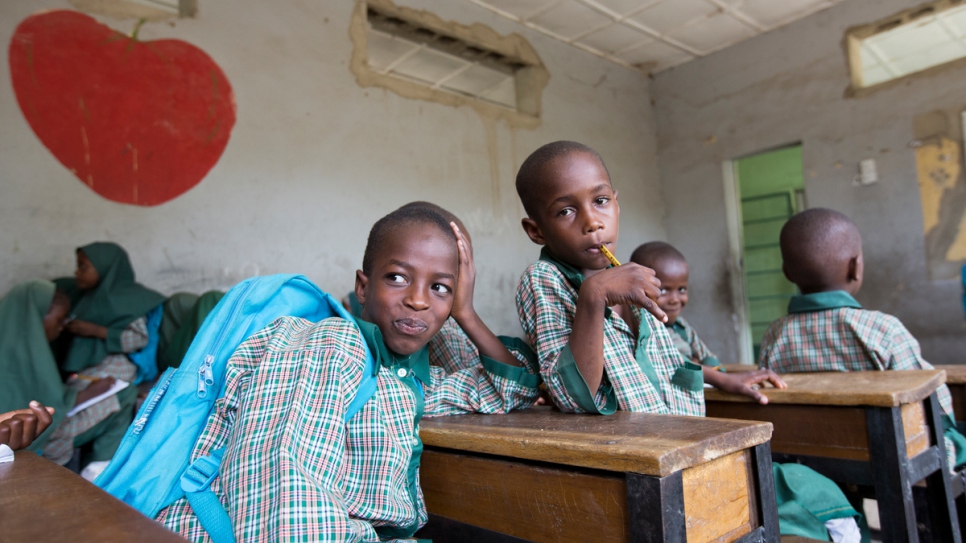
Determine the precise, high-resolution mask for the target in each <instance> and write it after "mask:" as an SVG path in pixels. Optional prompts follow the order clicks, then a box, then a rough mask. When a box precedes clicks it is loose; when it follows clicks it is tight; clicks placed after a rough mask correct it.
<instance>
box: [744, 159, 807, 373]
mask: <svg viewBox="0 0 966 543" xmlns="http://www.w3.org/2000/svg"><path fill="white" fill-rule="evenodd" d="M735 171H736V173H737V177H738V187H739V194H740V196H741V226H742V236H741V237H742V240H741V241H742V252H741V256H742V263H743V271H744V280H745V295H746V296H747V298H748V300H747V304H748V314H749V320H750V322H751V340H752V345H753V346H754V349H755V360H756V361H757V360H758V350H759V347H760V346H761V338H762V336H764V334H765V330H766V329H767V328H768V325H769V324H771V322H772V321H774V320H776V319H778V318H779V317H781V316H783V315H785V313H786V312H787V308H788V300H789V298H791V297H792V296H794V295H795V294H797V293H798V289H797V287H795V285H793V284H792V283H790V282H789V281H788V280H787V279H785V275H784V274H783V273H782V255H781V251H780V249H779V246H778V236H779V233H780V232H781V229H782V226H783V225H784V224H785V221H787V220H788V218H789V217H791V216H792V215H794V214H795V213H796V212H798V211H800V210H801V209H800V208H802V207H803V195H804V190H805V181H804V179H803V177H802V148H801V147H799V146H796V147H787V148H785V149H779V150H777V151H771V152H768V153H762V154H760V155H755V156H752V157H748V158H743V159H740V160H738V161H737V164H736V168H735Z"/></svg>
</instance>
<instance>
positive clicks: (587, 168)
mask: <svg viewBox="0 0 966 543" xmlns="http://www.w3.org/2000/svg"><path fill="white" fill-rule="evenodd" d="M516 186H517V194H519V195H520V201H521V202H522V203H523V207H524V209H526V211H527V215H528V217H527V218H525V219H523V230H524V231H525V232H526V233H527V236H529V237H530V239H531V240H532V241H533V242H534V243H536V244H538V245H545V246H546V247H547V249H548V250H549V251H550V252H551V253H553V255H554V256H555V257H557V258H559V259H560V260H562V261H564V262H566V263H568V264H570V265H572V266H574V267H576V268H578V269H580V270H581V271H582V272H584V274H585V275H586V274H588V272H590V273H592V272H595V271H599V270H602V269H604V268H606V267H607V266H608V265H609V261H608V260H607V257H605V256H604V255H603V254H601V252H600V246H601V245H602V244H603V245H607V248H608V249H610V250H611V252H613V251H614V249H615V248H616V245H617V237H618V234H619V233H620V228H619V218H620V206H618V204H617V191H615V190H614V188H613V186H612V185H611V182H610V174H609V173H608V172H607V167H606V166H605V165H604V161H603V160H602V159H601V157H600V155H599V154H597V152H596V151H594V150H593V149H591V148H590V147H587V146H586V145H583V144H581V143H577V142H573V141H557V142H553V143H548V144H547V145H544V146H543V147H541V148H539V149H537V150H536V151H534V152H533V154H531V155H530V156H529V157H527V159H526V160H525V161H524V162H523V165H522V166H520V171H519V172H518V173H517V181H516Z"/></svg>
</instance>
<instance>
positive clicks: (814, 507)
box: [516, 141, 857, 541]
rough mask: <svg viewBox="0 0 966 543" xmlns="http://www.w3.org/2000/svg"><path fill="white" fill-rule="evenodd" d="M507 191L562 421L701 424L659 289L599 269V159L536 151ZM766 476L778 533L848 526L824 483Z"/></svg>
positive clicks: (642, 274) (801, 470)
mask: <svg viewBox="0 0 966 543" xmlns="http://www.w3.org/2000/svg"><path fill="white" fill-rule="evenodd" d="M516 187H517V192H518V194H519V195H520V200H521V202H522V203H523V207H524V208H525V209H526V212H527V218H525V219H523V229H524V231H525V232H526V233H527V236H529V237H530V239H531V240H532V241H533V242H534V243H536V244H537V245H541V246H543V249H542V250H541V253H540V260H539V261H537V262H535V263H533V264H531V265H530V267H529V268H527V270H526V271H525V272H524V274H523V277H522V278H521V279H520V285H519V287H518V289H517V298H516V303H517V312H518V313H519V315H520V324H521V325H522V327H523V330H524V332H525V333H526V335H527V339H528V340H529V341H530V344H531V345H532V346H533V348H534V350H535V351H536V352H537V356H538V359H539V361H540V374H541V376H542V377H543V380H544V382H545V383H546V384H547V388H548V391H549V392H550V396H551V398H552V399H553V401H554V403H556V404H557V406H558V407H559V408H560V409H561V411H563V412H566V413H598V414H603V415H609V414H612V413H614V412H615V411H616V410H617V409H618V408H620V409H623V410H626V411H639V412H646V413H659V414H671V415H689V416H703V415H704V380H703V377H702V369H701V366H699V365H696V364H693V363H691V362H690V361H688V360H686V359H685V358H684V357H683V356H681V353H680V352H678V349H677V348H676V347H675V344H674V340H673V339H672V338H671V335H670V333H669V332H668V329H667V327H666V326H664V324H663V323H665V322H667V321H668V317H667V315H666V314H665V312H664V310H662V309H661V308H660V306H659V305H658V304H657V303H656V302H655V301H654V300H656V299H658V298H659V296H660V289H661V282H660V280H659V279H658V278H657V277H656V276H655V273H654V271H653V270H651V269H650V268H646V267H644V266H641V265H639V264H635V263H633V262H631V263H628V264H626V265H623V266H616V267H610V266H611V264H610V261H609V259H608V258H607V256H606V255H605V254H603V252H602V251H601V246H604V247H606V248H607V249H608V250H609V251H610V252H614V249H615V247H616V245H617V238H618V234H619V218H620V206H619V205H618V202H617V191H616V190H614V188H613V186H612V185H611V180H610V175H609V173H608V172H607V168H606V167H605V166H604V162H603V160H602V159H601V157H600V155H598V154H597V153H596V152H595V151H594V150H593V149H591V148H590V147H587V146H586V145H583V144H580V143H576V142H571V141H558V142H554V143H550V144H547V145H544V146H543V147H541V148H539V149H537V150H536V151H534V152H533V154H531V155H530V156H529V157H528V158H527V159H526V160H525V161H524V162H523V165H522V166H520V171H519V173H518V174H517V180H516ZM641 308H644V309H645V310H646V311H641ZM766 380H768V376H767V375H765V374H759V382H764V381H766ZM749 384H753V383H749ZM775 471H776V482H778V485H777V488H776V495H777V496H778V497H779V500H780V502H781V503H780V504H779V507H778V513H779V522H780V524H781V533H782V534H795V535H801V536H805V537H812V538H817V539H827V538H828V530H827V526H826V525H825V522H827V521H830V520H832V521H838V520H840V519H844V520H845V521H847V522H851V523H852V524H851V526H852V527H853V528H854V527H855V524H854V520H852V518H851V517H853V516H855V515H857V513H856V512H855V510H854V509H852V507H851V506H850V505H849V503H848V500H846V499H845V496H844V494H842V492H841V490H839V488H838V487H837V486H835V484H834V483H833V482H832V481H830V480H828V479H826V478H824V477H821V476H820V475H818V474H817V473H815V472H814V471H812V470H810V469H809V468H806V467H804V466H800V465H788V466H782V467H781V468H778V467H777V466H776V469H775ZM856 533H857V530H856ZM849 541H857V539H850V540H849Z"/></svg>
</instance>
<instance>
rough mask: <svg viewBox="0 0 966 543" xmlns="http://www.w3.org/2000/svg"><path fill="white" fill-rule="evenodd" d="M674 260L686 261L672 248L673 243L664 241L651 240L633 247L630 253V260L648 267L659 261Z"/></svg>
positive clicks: (655, 264)
mask: <svg viewBox="0 0 966 543" xmlns="http://www.w3.org/2000/svg"><path fill="white" fill-rule="evenodd" d="M667 260H675V261H679V262H684V263H687V259H685V258H684V255H683V254H681V251H678V250H677V249H675V248H674V246H673V245H671V244H670V243H667V242H664V241H651V242H648V243H645V244H643V245H641V246H640V247H638V248H637V249H634V252H633V253H631V262H636V263H638V264H640V265H641V266H647V267H648V268H654V267H656V266H657V265H658V264H659V263H660V262H665V261H667Z"/></svg>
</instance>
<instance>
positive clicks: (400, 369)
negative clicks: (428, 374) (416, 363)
mask: <svg viewBox="0 0 966 543" xmlns="http://www.w3.org/2000/svg"><path fill="white" fill-rule="evenodd" d="M396 375H398V376H400V377H405V376H406V368H399V370H398V371H396Z"/></svg>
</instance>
